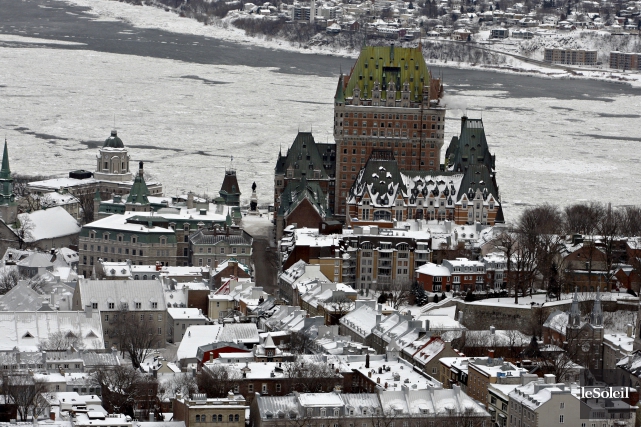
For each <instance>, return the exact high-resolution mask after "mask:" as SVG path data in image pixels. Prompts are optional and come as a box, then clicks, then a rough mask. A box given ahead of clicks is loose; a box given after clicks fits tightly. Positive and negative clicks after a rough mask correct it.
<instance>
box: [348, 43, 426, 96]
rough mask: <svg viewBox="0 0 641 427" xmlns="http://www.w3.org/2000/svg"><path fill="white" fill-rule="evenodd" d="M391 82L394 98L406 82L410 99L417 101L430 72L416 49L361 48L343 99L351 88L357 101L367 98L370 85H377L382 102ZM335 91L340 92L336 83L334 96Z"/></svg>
mask: <svg viewBox="0 0 641 427" xmlns="http://www.w3.org/2000/svg"><path fill="white" fill-rule="evenodd" d="M392 81H393V82H394V83H395V84H396V91H397V93H396V99H400V97H401V93H400V91H401V90H402V88H403V84H404V83H409V90H410V99H411V100H413V101H420V100H421V97H422V95H423V87H424V86H429V84H430V72H429V70H428V68H427V65H426V64H425V59H424V58H423V53H422V51H421V49H420V48H407V47H395V46H391V47H389V46H366V47H364V48H363V50H362V51H361V54H360V56H359V57H358V59H357V60H356V64H355V65H354V68H353V69H352V73H351V75H350V76H349V81H348V82H347V86H346V88H345V93H344V96H345V97H347V98H350V97H352V96H353V95H354V88H357V87H358V88H359V89H360V91H361V95H360V97H361V98H371V97H372V89H373V88H374V84H375V83H376V82H378V83H379V84H380V89H381V91H382V93H381V99H385V98H386V97H387V87H388V85H389V83H390V82H392ZM339 83H340V80H339ZM339 92H342V86H341V85H340V84H339V88H338V89H337V91H336V96H337V97H338V95H339Z"/></svg>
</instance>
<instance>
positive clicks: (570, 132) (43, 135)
mask: <svg viewBox="0 0 641 427" xmlns="http://www.w3.org/2000/svg"><path fill="white" fill-rule="evenodd" d="M0 63H2V64H3V72H2V73H0V96H1V97H2V100H3V104H4V105H3V108H2V109H0V126H1V128H2V130H3V132H4V133H6V136H7V140H8V141H9V152H10V156H11V168H12V170H13V171H14V172H19V173H25V174H34V173H41V174H65V173H67V172H68V171H69V170H73V169H89V170H94V168H95V163H96V154H97V149H96V147H97V146H98V145H100V144H102V142H103V141H104V139H105V138H107V136H108V135H109V132H110V131H111V129H112V128H113V127H114V115H115V123H116V124H115V127H116V128H117V129H118V135H119V136H120V137H121V138H122V139H123V141H124V143H125V144H126V145H127V146H128V147H129V149H130V155H131V158H132V165H135V163H134V161H138V160H144V161H145V162H147V163H148V164H147V165H146V166H145V169H148V170H149V171H150V172H151V174H152V175H153V176H154V177H155V178H157V179H158V180H160V181H161V182H162V183H163V184H164V186H165V193H166V194H176V193H178V192H184V191H186V190H193V191H196V192H199V193H205V192H206V193H208V194H209V195H217V192H218V190H219V188H220V184H221V182H222V178H223V171H224V169H225V167H228V166H229V164H230V156H232V155H233V156H234V162H233V167H235V168H236V169H237V171H238V179H239V184H240V186H241V191H242V192H243V197H242V199H243V201H244V202H245V203H248V200H249V196H250V195H251V188H250V187H251V183H252V182H253V181H256V183H257V185H258V195H259V198H260V202H261V203H265V204H266V203H271V202H272V201H273V195H272V194H273V171H274V164H275V160H276V156H277V154H278V150H279V147H282V148H283V150H284V151H285V150H286V149H287V147H288V146H289V145H290V144H291V142H292V141H293V140H294V138H295V136H296V132H297V130H299V129H300V130H302V131H308V130H310V129H311V128H312V126H313V131H314V136H315V138H316V140H317V141H322V142H325V141H328V140H329V141H331V140H332V123H333V118H332V115H333V96H334V89H335V87H336V79H335V78H322V77H316V76H301V75H290V74H282V73H276V72H273V71H272V70H270V69H267V68H252V67H242V66H217V65H200V64H190V63H185V62H180V61H174V60H168V59H155V58H150V57H138V56H131V55H118V54H111V53H101V52H94V51H86V50H67V49H57V48H40V47H33V48H16V47H13V48H0ZM444 72H446V70H444ZM542 85H544V81H542ZM542 93H545V92H544V90H542ZM445 102H446V103H447V104H448V105H449V107H450V110H449V111H448V113H447V119H448V120H447V123H446V144H447V142H449V140H450V139H451V137H452V136H453V135H454V134H458V132H459V129H460V124H459V123H460V121H459V120H460V116H461V115H462V114H464V113H465V112H467V114H468V116H470V117H481V116H482V118H483V122H484V124H485V128H486V133H487V136H488V141H489V144H490V147H491V150H492V151H493V152H494V153H495V154H496V158H497V170H498V176H497V177H498V183H499V186H500V190H501V195H502V197H503V200H504V201H505V202H506V205H505V206H506V216H507V217H508V219H510V218H514V217H515V215H516V214H517V213H518V209H520V207H519V206H522V205H527V204H537V203H541V202H550V203H558V204H565V203H568V202H570V201H573V200H578V199H597V200H600V201H604V202H609V201H611V202H612V203H613V204H614V205H620V204H639V203H641V195H640V194H639V191H638V188H639V184H640V183H641V179H640V178H641V168H639V159H640V158H641V152H640V151H639V141H640V140H641V135H640V133H641V115H639V114H636V112H639V111H641V105H640V104H641V98H639V97H633V96H625V95H613V96H612V97H611V98H610V99H609V100H608V102H606V101H604V100H591V99H589V98H588V99H586V100H558V99H552V98H546V97H541V98H517V99H513V98H509V97H507V96H506V93H505V92H502V91H501V88H500V87H494V88H492V89H491V90H488V91H480V90H474V89H473V88H467V87H462V86H459V87H458V88H457V90H455V91H454V90H453V91H450V92H448V95H447V96H446V98H445ZM443 151H445V150H443ZM517 200H518V201H520V203H519V206H516V205H514V203H515V202H516V201H517Z"/></svg>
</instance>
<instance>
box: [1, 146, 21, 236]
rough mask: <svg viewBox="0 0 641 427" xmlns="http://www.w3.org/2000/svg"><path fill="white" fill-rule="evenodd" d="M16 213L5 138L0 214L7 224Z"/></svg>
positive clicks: (10, 222)
mask: <svg viewBox="0 0 641 427" xmlns="http://www.w3.org/2000/svg"><path fill="white" fill-rule="evenodd" d="M17 215H18V205H17V203H16V201H15V196H14V195H13V178H11V169H10V168H9V149H8V148H7V139H6V138H5V140H4V153H3V155H2V169H0V216H1V217H2V219H3V220H4V222H5V223H7V224H12V223H13V222H15V220H16V218H17Z"/></svg>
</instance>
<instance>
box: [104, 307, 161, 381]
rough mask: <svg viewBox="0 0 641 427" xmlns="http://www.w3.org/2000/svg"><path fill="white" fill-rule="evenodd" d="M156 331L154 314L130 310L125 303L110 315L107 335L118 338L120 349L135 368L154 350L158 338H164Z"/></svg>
mask: <svg viewBox="0 0 641 427" xmlns="http://www.w3.org/2000/svg"><path fill="white" fill-rule="evenodd" d="M156 331H157V327H156V322H154V314H152V313H149V312H132V311H130V310H129V308H128V306H127V305H126V304H121V306H120V310H119V312H118V313H116V314H114V315H113V316H111V320H110V329H109V333H110V335H109V336H110V337H111V338H117V339H118V342H119V343H120V351H121V352H122V353H123V354H124V353H126V354H127V355H128V356H129V359H130V360H131V365H132V366H133V367H134V368H136V369H137V368H139V367H140V365H141V364H142V363H143V362H144V360H145V359H146V358H147V357H148V356H149V355H150V354H151V353H152V352H153V351H154V350H153V349H154V348H155V347H157V344H158V340H159V339H164V337H162V336H161V337H160V338H159V336H158V334H157V332H156Z"/></svg>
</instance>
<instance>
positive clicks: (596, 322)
mask: <svg viewBox="0 0 641 427" xmlns="http://www.w3.org/2000/svg"><path fill="white" fill-rule="evenodd" d="M590 324H591V325H592V326H603V309H602V308H601V287H600V286H599V287H598V288H597V291H596V299H595V300H594V306H593V307H592V313H590Z"/></svg>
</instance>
